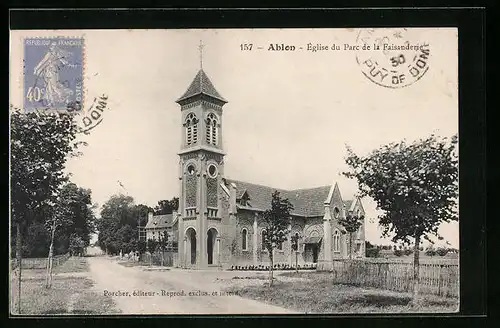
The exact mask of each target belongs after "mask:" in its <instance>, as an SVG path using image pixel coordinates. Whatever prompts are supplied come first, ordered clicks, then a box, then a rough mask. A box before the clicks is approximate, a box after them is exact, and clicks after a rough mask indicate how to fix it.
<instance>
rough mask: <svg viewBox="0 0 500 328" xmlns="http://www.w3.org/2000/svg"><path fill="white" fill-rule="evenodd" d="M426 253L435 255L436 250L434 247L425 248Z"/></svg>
mask: <svg viewBox="0 0 500 328" xmlns="http://www.w3.org/2000/svg"><path fill="white" fill-rule="evenodd" d="M425 255H427V256H434V255H436V250H435V249H434V248H432V247H429V248H427V249H426V250H425Z"/></svg>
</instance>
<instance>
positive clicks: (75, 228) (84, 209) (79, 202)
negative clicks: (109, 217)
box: [46, 183, 95, 288]
mask: <svg viewBox="0 0 500 328" xmlns="http://www.w3.org/2000/svg"><path fill="white" fill-rule="evenodd" d="M50 209H51V211H49V212H48V213H47V216H48V217H49V219H48V220H47V221H46V228H47V230H49V233H50V246H49V255H48V266H47V284H46V285H47V287H48V288H50V287H51V284H52V261H53V256H54V242H55V235H56V230H57V234H58V239H59V240H64V242H63V243H64V244H65V245H63V246H62V249H64V250H65V252H67V251H70V252H71V254H72V255H74V254H75V252H74V250H75V247H76V246H75V245H78V247H79V248H80V250H79V251H78V253H83V251H84V249H85V247H87V246H88V245H89V243H90V234H91V233H93V232H94V231H95V216H94V212H93V210H94V209H95V205H93V204H92V198H91V191H90V189H84V188H79V187H78V186H77V185H76V184H74V183H67V184H65V185H64V186H63V187H62V188H61V190H60V192H59V195H58V196H57V198H56V201H55V204H54V206H53V207H51V208H50ZM66 241H67V242H66ZM75 243H76V244H75Z"/></svg>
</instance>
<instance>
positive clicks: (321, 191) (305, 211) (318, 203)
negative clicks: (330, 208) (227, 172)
mask: <svg viewBox="0 0 500 328" xmlns="http://www.w3.org/2000/svg"><path fill="white" fill-rule="evenodd" d="M226 181H227V182H228V183H234V184H235V185H236V195H238V196H237V197H238V198H240V197H241V195H243V193H244V192H245V191H246V193H247V194H248V197H249V200H248V201H247V203H246V206H240V208H242V209H247V210H260V211H265V210H268V209H270V208H271V200H272V194H273V192H274V191H275V190H277V191H279V192H280V195H281V197H284V198H288V200H289V201H290V203H292V205H293V208H294V209H293V211H292V214H293V215H297V216H305V217H318V216H323V214H324V206H325V205H324V203H325V201H326V199H327V198H328V193H329V192H330V189H331V186H322V187H316V188H308V189H295V190H285V189H279V188H272V187H267V186H263V185H259V184H254V183H248V182H243V181H237V180H232V179H227V180H226Z"/></svg>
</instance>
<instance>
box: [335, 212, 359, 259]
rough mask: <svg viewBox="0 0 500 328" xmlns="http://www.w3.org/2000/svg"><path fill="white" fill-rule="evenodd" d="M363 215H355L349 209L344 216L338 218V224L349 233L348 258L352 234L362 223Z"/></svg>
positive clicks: (350, 251)
mask: <svg viewBox="0 0 500 328" xmlns="http://www.w3.org/2000/svg"><path fill="white" fill-rule="evenodd" d="M363 221H364V216H362V215H360V216H358V215H355V214H353V213H352V211H349V213H347V215H346V216H345V217H342V216H341V217H340V218H339V224H340V225H342V226H343V227H344V228H345V230H346V231H347V232H348V233H349V258H350V259H352V235H353V233H354V232H356V231H358V229H359V228H360V227H361V226H362V225H363Z"/></svg>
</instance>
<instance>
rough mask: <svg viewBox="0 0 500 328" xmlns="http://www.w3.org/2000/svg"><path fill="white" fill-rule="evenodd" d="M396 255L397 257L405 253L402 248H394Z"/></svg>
mask: <svg viewBox="0 0 500 328" xmlns="http://www.w3.org/2000/svg"><path fill="white" fill-rule="evenodd" d="M394 255H396V256H397V257H400V256H402V255H403V251H402V250H400V249H395V250H394Z"/></svg>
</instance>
